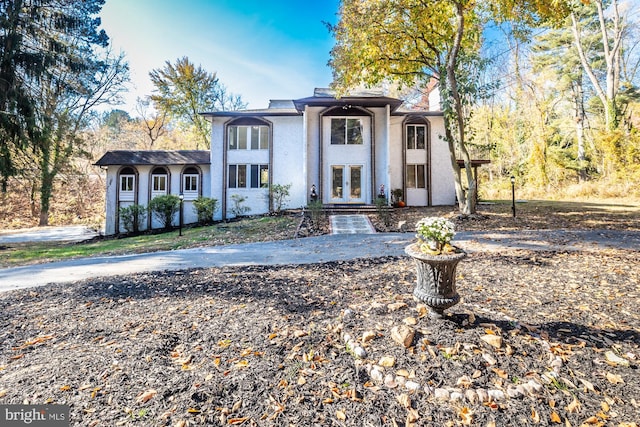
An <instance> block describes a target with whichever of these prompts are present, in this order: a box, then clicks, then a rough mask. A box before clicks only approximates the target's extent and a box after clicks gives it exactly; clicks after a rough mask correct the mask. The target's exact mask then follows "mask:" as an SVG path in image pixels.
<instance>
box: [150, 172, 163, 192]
mask: <svg viewBox="0 0 640 427" xmlns="http://www.w3.org/2000/svg"><path fill="white" fill-rule="evenodd" d="M151 191H153V192H154V193H166V191H167V176H166V175H153V184H152V189H151Z"/></svg>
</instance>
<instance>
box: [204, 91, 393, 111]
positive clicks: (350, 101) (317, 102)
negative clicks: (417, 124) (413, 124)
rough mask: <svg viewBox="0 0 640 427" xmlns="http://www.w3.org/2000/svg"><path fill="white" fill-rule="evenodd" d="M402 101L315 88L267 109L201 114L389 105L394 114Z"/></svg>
mask: <svg viewBox="0 0 640 427" xmlns="http://www.w3.org/2000/svg"><path fill="white" fill-rule="evenodd" d="M402 103H403V101H402V100H401V99H397V98H391V97H388V96H384V95H383V94H382V92H379V91H358V92H353V93H350V94H349V96H345V97H342V98H336V97H335V94H334V92H333V91H331V90H330V89H322V88H316V89H315V91H314V93H313V96H309V97H306V98H300V99H294V100H282V99H277V100H271V102H270V103H269V108H264V109H256V110H238V111H211V112H204V113H201V114H202V115H203V116H205V117H242V116H256V115H259V116H298V115H301V114H302V112H303V111H304V108H305V106H307V105H308V106H311V107H332V106H342V107H348V106H352V105H353V106H358V107H385V106H387V105H389V106H390V107H391V111H392V112H395V111H396V110H397V109H398V108H400V106H401V105H402Z"/></svg>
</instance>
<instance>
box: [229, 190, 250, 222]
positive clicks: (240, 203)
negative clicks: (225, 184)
mask: <svg viewBox="0 0 640 427" xmlns="http://www.w3.org/2000/svg"><path fill="white" fill-rule="evenodd" d="M231 201H232V202H233V206H231V213H232V214H233V216H235V217H239V216H242V215H244V214H246V213H248V212H249V211H250V210H251V208H250V207H249V206H245V205H244V202H246V201H247V198H246V197H244V196H241V195H240V194H234V195H232V196H231Z"/></svg>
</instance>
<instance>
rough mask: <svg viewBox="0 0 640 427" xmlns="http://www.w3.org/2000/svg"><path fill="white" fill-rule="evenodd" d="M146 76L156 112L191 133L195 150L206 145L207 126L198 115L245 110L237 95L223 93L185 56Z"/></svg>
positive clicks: (219, 85)
mask: <svg viewBox="0 0 640 427" xmlns="http://www.w3.org/2000/svg"><path fill="white" fill-rule="evenodd" d="M149 75H150V77H151V82H152V83H153V85H154V86H155V90H154V93H153V94H152V95H151V99H152V100H153V102H154V103H155V105H156V107H157V110H159V111H160V112H163V113H166V114H167V115H169V116H170V117H171V118H172V119H174V120H175V121H176V122H177V123H178V125H179V126H180V127H182V128H183V130H185V131H186V130H192V131H193V133H194V135H195V139H196V149H198V148H200V147H206V148H209V145H210V142H209V141H210V132H211V129H210V127H209V126H210V123H209V122H208V121H207V120H206V119H205V118H204V117H202V116H201V115H200V113H203V112H206V111H222V110H239V109H241V108H245V106H246V104H245V103H244V102H243V101H242V98H241V97H240V96H239V95H234V94H231V93H229V92H228V91H227V88H226V87H225V86H224V85H223V84H222V83H221V82H220V81H219V79H218V77H217V76H216V73H209V72H208V71H206V70H205V69H203V68H202V67H201V66H196V65H195V64H193V63H192V62H191V61H189V58H187V57H186V56H185V57H182V58H179V59H178V60H177V61H176V63H175V64H172V63H171V62H170V61H166V63H165V66H164V67H163V68H158V69H154V70H152V71H151V72H150V73H149Z"/></svg>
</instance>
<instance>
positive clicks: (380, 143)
mask: <svg viewBox="0 0 640 427" xmlns="http://www.w3.org/2000/svg"><path fill="white" fill-rule="evenodd" d="M369 111H371V112H372V113H373V135H372V136H373V144H374V157H375V167H374V170H373V176H374V182H373V183H372V185H373V188H372V189H371V197H370V198H369V199H367V200H366V201H365V202H366V203H373V201H374V199H375V198H376V197H377V195H378V193H379V192H380V185H384V192H385V194H386V196H387V198H389V195H390V193H389V191H390V190H391V189H390V188H389V187H390V186H391V174H390V170H389V158H390V155H391V150H393V135H392V134H390V131H391V128H390V126H389V125H390V117H388V111H389V109H388V108H387V107H383V108H370V109H369Z"/></svg>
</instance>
